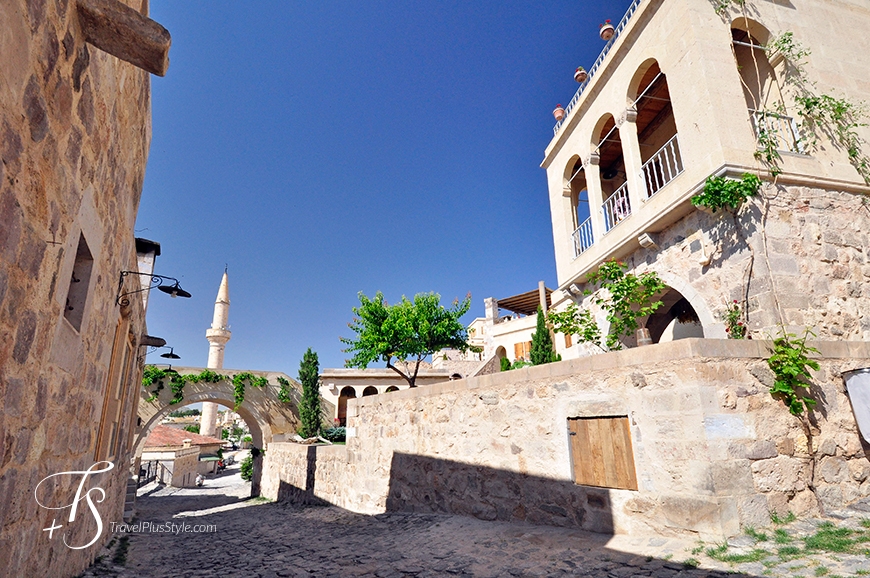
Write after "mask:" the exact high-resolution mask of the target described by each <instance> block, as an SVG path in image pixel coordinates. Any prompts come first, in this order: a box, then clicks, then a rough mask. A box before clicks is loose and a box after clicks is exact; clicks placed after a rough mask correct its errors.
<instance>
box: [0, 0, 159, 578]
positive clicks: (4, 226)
mask: <svg viewBox="0 0 870 578" xmlns="http://www.w3.org/2000/svg"><path fill="white" fill-rule="evenodd" d="M129 3H130V4H131V5H132V6H133V7H134V8H136V9H140V8H142V6H141V1H140V0H130V2H129ZM0 22H2V32H0V54H2V55H3V65H2V67H0V77H2V78H0V159H2V162H0V400H2V414H0V503H2V504H3V507H2V508H0V528H2V530H0V560H3V566H4V567H3V571H4V572H8V573H9V574H8V575H10V576H65V575H72V574H77V573H78V572H80V571H81V570H82V569H83V568H84V567H86V565H87V564H88V563H89V562H90V561H91V559H92V557H93V555H94V554H95V552H96V551H97V550H98V549H99V546H100V543H99V542H98V543H97V544H96V545H95V546H93V547H91V548H88V549H84V550H72V549H69V548H67V547H66V546H65V545H64V544H63V542H62V540H61V537H60V536H59V534H61V533H62V532H64V531H66V532H67V540H68V541H69V543H71V544H83V543H86V542H87V541H88V540H89V537H90V536H91V535H92V534H93V533H94V531H95V523H94V522H93V521H91V520H90V518H91V517H90V516H84V515H82V516H79V517H78V518H77V521H76V523H75V524H74V526H75V528H66V527H65V528H64V529H62V530H59V531H56V532H55V533H54V538H53V539H51V540H49V538H48V533H47V532H43V531H42V529H43V528H46V527H48V526H49V525H50V524H51V523H52V518H57V519H58V520H59V521H61V523H63V522H62V519H63V520H65V519H66V517H68V513H69V510H66V511H65V512H66V516H64V513H63V512H62V513H60V514H59V513H58V511H50V510H46V509H43V508H39V507H38V506H37V504H36V503H35V501H34V494H33V493H34V489H35V487H36V484H37V483H38V482H39V481H40V480H42V479H43V478H45V477H46V476H48V475H50V474H53V473H58V472H64V471H74V470H84V469H87V468H88V467H89V466H90V465H92V464H93V463H94V454H95V444H96V438H97V435H98V428H99V423H100V418H101V413H102V411H103V399H104V389H105V387H106V378H107V371H108V365H109V360H110V357H111V354H112V342H113V337H114V332H115V328H116V326H117V323H118V319H119V308H118V306H117V305H116V304H115V293H116V290H117V283H118V276H119V273H120V271H121V270H122V269H135V267H136V254H135V248H134V242H133V226H134V222H135V217H136V211H137V207H138V203H139V196H140V194H141V191H142V183H143V178H144V172H145V161H146V156H147V151H148V146H149V141H150V85H149V78H148V75H147V74H146V73H145V72H143V71H141V70H139V69H138V68H135V67H133V66H132V65H130V64H127V63H124V62H121V61H119V60H117V59H116V58H114V57H111V56H108V55H106V54H104V53H102V52H100V51H99V50H96V49H94V48H93V47H92V46H89V45H87V44H86V43H85V42H84V40H83V36H82V33H81V30H80V28H79V23H78V19H77V17H76V3H75V2H74V1H71V0H58V1H56V2H32V1H26V0H4V1H3V2H0ZM80 232H82V233H83V234H84V235H85V237H86V239H87V242H88V244H89V247H90V251H91V253H92V256H93V260H94V263H93V270H92V274H91V277H90V285H89V293H88V301H87V307H86V312H85V315H84V319H83V321H82V325H81V330H80V331H76V330H75V329H73V327H72V325H70V323H69V322H67V320H66V319H65V317H64V307H65V298H66V293H67V288H68V285H69V283H70V277H71V272H72V267H73V262H74V261H75V255H76V248H77V246H78V239H79V234H80ZM130 316H131V317H130V318H131V332H133V333H134V334H135V335H138V334H139V333H140V331H141V329H143V320H142V311H141V300H138V299H137V300H134V303H133V305H132V308H131V313H130ZM134 379H135V377H134ZM132 402H133V398H132V395H128V396H126V397H125V399H124V404H125V405H124V410H123V415H124V416H125V419H126V416H128V415H129V412H128V411H127V410H128V408H129V407H130V405H129V404H130V403H132ZM125 431H126V430H125ZM122 435H123V434H122ZM128 462H129V455H128V454H125V455H122V456H120V457H119V459H117V460H116V462H115V469H114V470H113V471H112V472H110V473H108V474H103V475H101V476H100V477H99V479H98V481H95V484H96V485H99V486H100V487H102V488H103V489H104V490H105V491H106V500H105V501H104V502H103V503H102V504H100V505H99V508H100V511H101V513H102V515H103V518H104V521H105V522H108V521H109V520H115V521H120V520H121V516H122V510H123V502H124V494H125V489H126V479H127V477H128V476H129V471H128V465H127V464H128ZM79 481H80V478H78V479H75V480H74V479H73V476H63V477H62V483H61V484H60V485H59V486H58V487H57V488H56V489H55V490H54V491H53V492H51V491H50V493H49V495H48V496H47V497H46V498H45V499H46V500H50V499H52V498H56V499H58V500H61V499H62V500H66V496H70V500H71V499H72V496H73V495H74V493H75V488H76V485H77V484H78V482H79ZM80 507H82V508H84V507H85V504H80ZM64 526H66V524H64ZM107 538H108V536H107V535H104V539H103V540H101V542H104V541H105V539H107Z"/></svg>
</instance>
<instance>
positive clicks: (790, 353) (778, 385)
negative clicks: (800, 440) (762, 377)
mask: <svg viewBox="0 0 870 578" xmlns="http://www.w3.org/2000/svg"><path fill="white" fill-rule="evenodd" d="M809 336H813V337H815V336H816V334H815V333H813V332H812V331H810V329H809V328H807V329H806V330H805V331H804V334H803V337H798V336H797V335H795V334H794V333H786V332H785V330H784V329H781V331H780V335H779V337H777V338H776V339H774V340H773V354H772V355H771V356H770V358H768V360H767V365H768V367H770V369H771V371H773V373H774V375H775V376H776V377H775V379H774V382H773V387H772V388H770V394H771V395H772V396H774V397H777V398H779V399H782V401H783V403H785V405H786V406H787V407H788V410H789V412H791V414H792V415H796V416H800V415H801V414H802V413H803V412H804V409H806V410H807V411H810V410H812V409H813V407H815V405H816V400H814V399H813V398H811V397H808V396H806V395H803V394H802V393H801V392H800V390H801V389H808V388H809V381H810V379H811V378H812V375H811V374H810V369H814V370H816V371H818V369H819V363H818V362H817V361H813V360H812V359H810V358H809V357H808V356H807V354H809V353H819V350H818V349H816V348H815V347H810V346H809V345H807V338H808V337H809Z"/></svg>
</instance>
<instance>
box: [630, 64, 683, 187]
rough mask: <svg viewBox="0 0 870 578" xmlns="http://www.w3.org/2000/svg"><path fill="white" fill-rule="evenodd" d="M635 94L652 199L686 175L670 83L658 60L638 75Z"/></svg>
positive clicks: (644, 169)
mask: <svg viewBox="0 0 870 578" xmlns="http://www.w3.org/2000/svg"><path fill="white" fill-rule="evenodd" d="M632 85H633V86H636V88H635V90H634V92H633V94H630V95H629V96H630V97H631V98H632V99H633V101H634V108H635V110H636V111H637V118H636V120H635V123H636V126H637V141H638V146H639V149H640V160H641V163H642V170H641V172H642V175H643V179H644V185H645V187H646V196H647V197H651V196H653V195H654V194H656V193H657V192H658V191H659V190H660V189H662V188H663V187H664V186H665V185H667V184H668V183H670V182H671V181H672V180H673V179H674V178H676V176H677V175H679V174H680V173H682V172H683V159H682V155H681V154H680V145H679V140H678V138H677V123H676V119H675V118H674V109H673V106H671V95H670V90H669V89H668V80H667V77H666V76H665V74H664V73H663V72H662V71H661V69H660V68H659V63H658V62H657V61H655V60H648V61H647V62H645V63H644V65H643V66H641V67H640V69H639V70H638V71H637V73H636V74H635V78H634V81H633V82H632Z"/></svg>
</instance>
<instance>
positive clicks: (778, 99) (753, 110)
mask: <svg viewBox="0 0 870 578" xmlns="http://www.w3.org/2000/svg"><path fill="white" fill-rule="evenodd" d="M770 39H771V38H770V32H768V31H767V29H766V28H764V27H763V26H762V25H761V24H758V23H757V22H755V21H753V20H749V19H747V18H740V19H738V20H736V21H735V22H734V23H733V24H732V28H731V45H732V47H733V49H734V58H735V60H736V61H737V70H738V72H739V73H740V84H741V87H742V88H743V98H744V99H745V101H746V107H747V108H748V109H749V116H750V118H751V119H752V127H753V129H755V136H756V137H757V138H758V141H759V144H760V145H763V146H764V145H766V144H770V145H771V146H773V148H775V149H776V150H778V151H789V152H803V150H802V149H801V145H800V139H799V134H798V129H797V124H796V123H795V121H794V119H792V118H791V117H790V116H788V114H787V112H786V107H785V101H784V100H783V98H782V90H781V87H780V84H779V80H778V79H777V76H776V70H775V69H774V67H773V65H772V64H771V62H770V60H769V59H768V57H767V50H765V44H766V43H767V42H769V41H770Z"/></svg>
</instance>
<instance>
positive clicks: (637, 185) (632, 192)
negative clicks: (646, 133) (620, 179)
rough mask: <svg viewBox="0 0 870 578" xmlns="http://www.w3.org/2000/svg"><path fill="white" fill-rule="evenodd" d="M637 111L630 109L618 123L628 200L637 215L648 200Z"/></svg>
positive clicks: (632, 210) (632, 211)
mask: <svg viewBox="0 0 870 578" xmlns="http://www.w3.org/2000/svg"><path fill="white" fill-rule="evenodd" d="M636 120H637V111H636V110H635V109H633V108H630V109H628V110H626V111H625V113H624V114H623V116H622V117H620V119H619V120H618V121H617V126H618V127H619V140H621V141H622V156H623V159H625V179H626V180H627V181H628V199H629V202H630V203H631V213H632V214H635V213H637V212H638V211H639V210H640V208H641V206H642V205H643V202H644V201H645V200H646V183H645V182H644V180H643V178H642V177H641V174H640V171H641V167H642V166H643V162H642V161H641V156H640V145H639V144H638V140H637V124H635V121H636Z"/></svg>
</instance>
